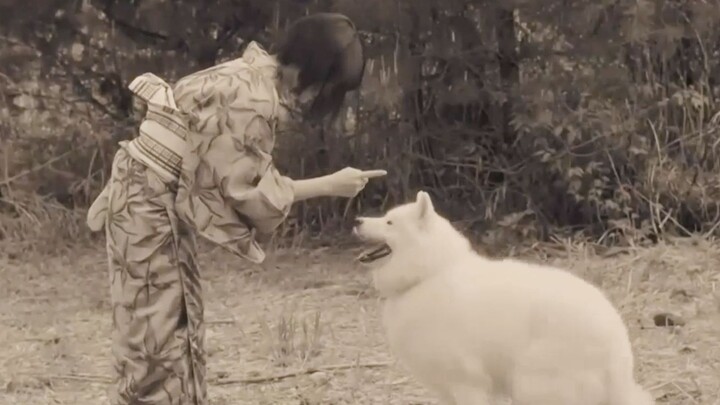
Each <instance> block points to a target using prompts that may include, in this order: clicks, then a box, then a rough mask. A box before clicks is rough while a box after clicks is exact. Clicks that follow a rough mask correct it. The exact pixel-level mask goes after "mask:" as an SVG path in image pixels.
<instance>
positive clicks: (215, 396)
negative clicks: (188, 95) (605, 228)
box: [0, 240, 720, 405]
mask: <svg viewBox="0 0 720 405" xmlns="http://www.w3.org/2000/svg"><path fill="white" fill-rule="evenodd" d="M591 251H592V250H591V249H589V248H587V247H583V246H582V245H577V244H567V245H566V246H564V247H563V246H556V247H551V248H547V247H546V248H543V249H534V250H529V251H527V252H526V253H525V256H527V257H528V259H529V260H548V261H550V262H553V263H556V264H558V265H562V266H564V267H567V268H569V269H572V270H573V271H575V272H577V273H579V274H581V275H582V276H583V277H585V278H587V279H589V280H590V281H592V282H594V283H596V284H598V285H601V286H602V287H603V289H604V290H605V291H607V292H608V294H609V295H610V296H611V299H612V300H613V301H614V302H615V303H616V304H617V305H618V306H619V308H620V309H621V312H622V314H623V315H624V317H625V319H626V321H627V323H628V325H629V327H630V331H631V334H632V337H633V345H634V347H635V353H636V358H637V363H638V376H639V380H640V381H641V382H642V383H643V385H645V386H646V387H648V388H650V389H651V391H652V392H653V394H654V395H655V397H656V398H657V399H658V403H667V404H673V405H685V404H702V405H715V404H720V399H719V398H720V292H719V291H718V284H720V245H718V244H716V243H711V242H706V241H702V240H682V241H676V242H673V243H672V244H662V245H659V246H655V247H652V248H644V249H637V250H632V251H630V252H627V253H623V254H617V255H612V256H609V255H604V257H603V256H602V255H598V254H595V253H592V252H591ZM2 252H3V248H2V246H0V404H21V405H36V404H37V405H40V404H78V405H85V404H101V403H106V398H107V392H108V389H109V387H110V385H109V384H108V377H109V376H110V366H109V358H110V351H109V329H110V314H109V304H108V288H107V277H106V267H105V266H106V264H105V259H104V254H103V250H102V248H101V247H96V248H92V249H90V248H84V249H73V250H71V251H67V252H65V253H64V256H60V255H58V256H55V257H42V258H41V257H36V258H31V257H23V259H22V260H18V259H8V258H3V256H4V255H3V254H2ZM355 253H356V251H355V252H352V253H341V252H339V251H329V250H324V251H322V250H314V251H278V252H275V254H274V255H273V259H272V261H271V262H268V263H266V264H265V265H263V266H262V267H259V266H251V265H248V264H247V263H244V262H243V261H241V260H239V259H236V258H233V257H230V256H229V255H227V254H225V253H223V252H220V251H219V250H212V251H208V252H206V253H204V254H203V255H202V256H201V263H202V265H203V269H204V278H205V284H204V289H205V295H206V319H207V321H208V331H207V342H206V345H207V348H208V351H209V358H208V367H209V378H210V384H209V395H210V398H211V404H213V405H221V404H283V405H284V404H288V405H318V404H334V405H340V404H397V405H400V404H403V405H410V404H416V405H419V404H435V402H434V400H433V399H432V397H431V396H429V395H428V393H427V392H426V391H425V390H424V389H423V388H422V387H420V386H418V385H417V384H416V383H415V382H414V381H413V380H412V379H409V378H407V377H406V375H405V374H404V372H403V369H402V367H401V366H400V365H398V364H395V363H394V362H393V361H392V358H391V356H390V355H389V354H388V352H387V349H386V346H385V340H384V337H383V334H382V330H381V329H380V324H379V320H378V313H379V311H378V300H377V298H376V296H375V294H374V292H373V290H372V288H371V285H370V277H369V274H367V272H366V271H364V270H362V269H361V268H359V267H357V266H356V265H355V264H354V263H353V260H352V258H353V256H354V254H355ZM666 311H667V312H672V313H674V314H676V315H678V316H680V317H682V319H683V320H684V322H685V324H684V325H683V326H676V327H656V326H654V324H653V316H654V315H655V314H656V313H658V312H666ZM312 370H316V371H312Z"/></svg>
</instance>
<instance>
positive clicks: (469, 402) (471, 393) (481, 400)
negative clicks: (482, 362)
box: [453, 386, 493, 405]
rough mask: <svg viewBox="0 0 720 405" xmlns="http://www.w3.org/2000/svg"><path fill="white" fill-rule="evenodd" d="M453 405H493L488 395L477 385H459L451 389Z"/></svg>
mask: <svg viewBox="0 0 720 405" xmlns="http://www.w3.org/2000/svg"><path fill="white" fill-rule="evenodd" d="M453 396H454V397H455V398H454V399H455V402H453V404H455V405H493V402H491V401H490V395H488V393H487V392H486V391H485V390H483V389H480V388H478V387H467V386H461V387H456V388H455V389H454V390H453Z"/></svg>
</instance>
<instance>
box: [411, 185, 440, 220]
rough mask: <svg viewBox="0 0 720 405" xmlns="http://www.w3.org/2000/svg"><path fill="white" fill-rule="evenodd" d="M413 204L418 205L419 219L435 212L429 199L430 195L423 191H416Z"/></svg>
mask: <svg viewBox="0 0 720 405" xmlns="http://www.w3.org/2000/svg"><path fill="white" fill-rule="evenodd" d="M415 202H416V203H417V204H418V207H419V209H420V218H425V216H427V214H429V213H431V212H433V211H434V210H435V208H434V207H433V203H432V200H431V199H430V194H428V193H426V192H424V191H418V193H417V198H416V200H415Z"/></svg>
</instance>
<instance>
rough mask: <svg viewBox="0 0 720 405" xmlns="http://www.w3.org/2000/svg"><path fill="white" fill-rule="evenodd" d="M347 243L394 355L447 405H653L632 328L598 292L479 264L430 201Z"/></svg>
mask: <svg viewBox="0 0 720 405" xmlns="http://www.w3.org/2000/svg"><path fill="white" fill-rule="evenodd" d="M354 232H355V233H356V234H357V235H358V236H359V237H361V238H363V239H365V240H367V241H372V242H378V243H379V244H380V247H379V248H376V249H373V250H371V251H369V252H368V253H365V254H363V255H362V256H360V258H359V260H360V261H361V262H363V263H367V264H369V263H372V265H373V266H374V270H373V279H374V283H375V287H376V288H377V290H378V291H379V293H380V294H381V295H382V296H383V297H384V298H385V303H384V308H383V324H384V326H385V330H386V333H387V336H388V341H389V345H390V349H391V350H392V352H393V353H394V354H395V355H396V356H397V357H398V358H399V359H400V360H401V361H402V362H403V363H404V364H405V365H406V366H407V367H408V368H409V369H410V370H411V372H412V373H413V374H414V375H415V377H416V378H417V379H418V380H419V381H420V382H422V383H424V384H425V385H426V386H427V387H428V388H430V389H431V390H433V391H434V392H436V393H437V395H438V396H439V397H440V399H441V400H442V401H443V403H444V404H448V405H487V404H493V403H495V401H496V400H497V399H499V398H502V397H505V398H507V397H509V398H510V399H512V403H513V404H514V405H651V404H653V403H654V401H653V399H652V397H651V396H650V394H649V393H648V392H647V391H645V390H644V389H643V388H641V387H640V386H639V385H638V384H637V383H636V382H635V380H634V377H633V354H632V350H631V347H630V342H629V339H628V333H627V329H626V327H625V325H624V323H623V321H622V319H621V318H620V315H619V314H618V312H617V311H616V310H615V308H614V307H613V305H612V304H611V303H610V302H609V300H608V299H607V298H606V297H605V296H604V295H603V293H602V292H600V290H598V289H597V288H595V287H594V286H592V285H591V284H589V283H587V282H585V281H583V280H582V279H580V278H579V277H576V276H574V275H572V274H570V273H568V272H566V271H563V270H559V269H554V268H551V267H546V266H540V265H535V264H529V263H523V262H520V261H515V260H502V261H494V260H489V259H486V258H483V257H481V256H480V255H478V254H477V253H475V252H474V251H473V250H472V248H471V245H470V243H469V242H468V240H467V239H466V238H465V237H464V236H463V235H462V234H461V233H459V232H458V231H456V230H455V229H454V228H453V226H452V225H451V224H450V222H448V221H447V220H446V219H445V218H443V217H441V216H440V215H439V214H438V213H436V212H435V210H434V208H433V204H432V202H431V200H430V196H429V195H428V194H427V193H425V192H422V191H421V192H419V193H418V195H417V200H416V201H415V202H414V203H409V204H405V205H401V206H399V207H396V208H394V209H392V210H390V211H389V212H388V213H387V214H386V215H385V216H383V217H379V218H369V217H364V218H358V219H357V221H356V226H355V229H354Z"/></svg>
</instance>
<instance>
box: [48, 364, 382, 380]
mask: <svg viewBox="0 0 720 405" xmlns="http://www.w3.org/2000/svg"><path fill="white" fill-rule="evenodd" d="M390 364H392V363H390V362H377V363H350V364H334V365H329V366H323V367H310V368H306V369H303V370H295V371H289V372H286V373H281V374H275V375H269V376H259V377H249V378H237V379H228V380H222V379H219V378H213V379H210V380H209V381H208V382H209V383H210V384H215V385H234V384H245V385H249V384H263V383H268V382H273V381H279V380H284V379H286V378H293V377H298V376H301V375H306V374H312V373H317V372H321V371H339V370H349V369H353V368H382V367H387V366H389V365H390ZM35 377H37V378H44V379H47V380H66V381H82V382H97V383H103V384H112V382H113V380H112V378H110V377H108V376H104V375H97V374H80V373H72V374H59V375H50V376H35Z"/></svg>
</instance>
